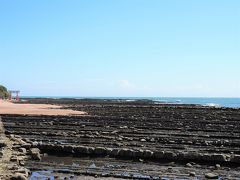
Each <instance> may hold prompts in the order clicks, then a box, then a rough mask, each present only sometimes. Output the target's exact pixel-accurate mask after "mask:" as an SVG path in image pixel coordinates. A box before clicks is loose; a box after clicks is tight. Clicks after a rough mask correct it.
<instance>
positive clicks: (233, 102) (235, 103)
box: [22, 96, 240, 108]
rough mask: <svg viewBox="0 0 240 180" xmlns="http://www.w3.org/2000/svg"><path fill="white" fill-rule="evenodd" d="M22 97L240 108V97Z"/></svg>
mask: <svg viewBox="0 0 240 180" xmlns="http://www.w3.org/2000/svg"><path fill="white" fill-rule="evenodd" d="M22 98H56V99H59V98H74V99H85V98H89V99H121V100H126V101H134V100H139V99H149V100H153V101H155V102H156V103H178V104H199V105H204V106H216V107H233V108H240V98H210V97H208V98H202V97H201V98H200V97H199V98H196V97H194V98H192V97H76V96H73V97H70V96H24V97H22Z"/></svg>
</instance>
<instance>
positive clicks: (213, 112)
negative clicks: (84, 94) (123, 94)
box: [0, 99, 240, 179]
mask: <svg viewBox="0 0 240 180" xmlns="http://www.w3.org/2000/svg"><path fill="white" fill-rule="evenodd" d="M29 103H50V104H59V105H63V106H65V108H69V109H74V110H79V111H85V112H87V113H88V115H84V116H27V115H25V116H24V115H2V121H3V125H4V128H5V133H6V134H7V135H11V136H12V138H15V139H18V140H17V141H18V143H19V144H20V145H18V146H17V147H16V148H17V149H18V151H19V153H23V154H28V159H27V160H26V162H24V163H23V161H21V160H20V161H19V160H18V159H17V160H16V159H14V158H13V159H12V160H13V161H16V162H18V163H19V162H22V163H23V164H24V166H25V167H27V168H30V169H31V170H32V171H33V172H34V171H35V170H36V171H41V170H43V169H47V168H50V167H51V168H50V169H54V172H52V173H64V174H69V176H68V177H70V175H72V176H74V175H75V177H76V176H77V175H92V176H95V175H97V176H98V177H102V176H110V177H115V178H136V179H138V178H143V179H144V178H145V179H154V177H155V178H156V179H157V178H161V177H166V178H167V177H179V178H188V177H197V178H200V179H201V178H209V179H211V178H214V177H213V175H217V177H215V178H218V177H223V178H240V175H239V173H238V172H239V171H240V167H239V166H240V110H239V109H232V108H214V107H203V106H197V105H170V104H168V105H163V104H154V102H152V101H144V100H139V101H135V102H124V101H120V100H114V101H111V100H73V99H72V100H71V99H56V100H53V99H48V100H46V99H32V100H30V101H29ZM16 137H18V138H16ZM0 145H1V143H0ZM41 153H42V154H44V153H47V154H48V156H47V157H48V159H49V158H50V159H51V157H54V156H56V155H58V156H60V157H59V159H63V161H62V162H61V163H56V159H57V158H53V159H54V161H55V162H49V161H48V160H46V159H47V158H46V156H43V155H42V154H41ZM67 157H76V158H77V157H78V158H80V159H79V160H78V162H75V161H73V160H71V163H70V164H68V163H66V162H67V160H64V159H66V158H67ZM82 159H83V162H81V160H82ZM79 162H81V163H79ZM92 163H94V164H95V165H96V167H95V168H90V169H91V171H89V166H91V165H92ZM19 164H20V163H19ZM107 165H109V166H108V168H106V166H107ZM91 167H94V166H91ZM109 167H111V168H109ZM133 172H134V173H136V174H134V173H133ZM124 173H125V174H124ZM131 173H132V174H131ZM137 173H139V174H137ZM138 176H139V177H138ZM145 176H146V177H145Z"/></svg>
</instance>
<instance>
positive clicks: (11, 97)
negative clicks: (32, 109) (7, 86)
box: [8, 90, 20, 101]
mask: <svg viewBox="0 0 240 180" xmlns="http://www.w3.org/2000/svg"><path fill="white" fill-rule="evenodd" d="M8 92H9V94H10V96H9V100H13V99H14V96H13V94H16V95H15V100H16V101H19V93H20V91H19V90H10V91H8Z"/></svg>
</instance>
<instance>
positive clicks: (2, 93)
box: [0, 85, 9, 99]
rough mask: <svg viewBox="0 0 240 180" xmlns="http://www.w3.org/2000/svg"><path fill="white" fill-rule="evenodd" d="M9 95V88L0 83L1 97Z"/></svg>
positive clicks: (4, 97)
mask: <svg viewBox="0 0 240 180" xmlns="http://www.w3.org/2000/svg"><path fill="white" fill-rule="evenodd" d="M8 97H9V93H8V91H7V88H6V87H4V86H2V85H0V99H6V98H8Z"/></svg>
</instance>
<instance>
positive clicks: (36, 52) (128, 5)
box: [0, 0, 240, 97]
mask: <svg viewBox="0 0 240 180" xmlns="http://www.w3.org/2000/svg"><path fill="white" fill-rule="evenodd" d="M0 63H1V64H0V66H1V71H0V84H3V85H5V86H7V87H8V88H9V89H19V90H21V94H22V95H40V96H41V95H49V96H160V97H161V96H173V97H174V96H191V97H208V96H210V97H240V1H239V0H70V1H69V0H39V1H33V0H21V1H19V0H1V1H0Z"/></svg>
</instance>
